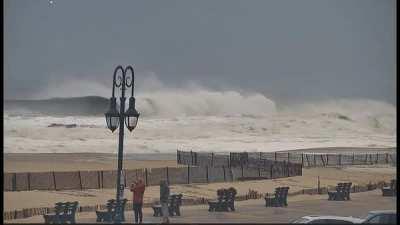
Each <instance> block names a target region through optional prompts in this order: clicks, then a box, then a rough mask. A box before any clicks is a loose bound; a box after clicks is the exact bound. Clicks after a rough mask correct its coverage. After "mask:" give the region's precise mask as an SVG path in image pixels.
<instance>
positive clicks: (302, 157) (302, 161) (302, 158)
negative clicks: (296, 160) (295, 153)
mask: <svg viewBox="0 0 400 225" xmlns="http://www.w3.org/2000/svg"><path fill="white" fill-rule="evenodd" d="M303 163H304V154H303V153H301V166H303Z"/></svg>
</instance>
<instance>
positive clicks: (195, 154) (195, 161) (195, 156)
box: [194, 152, 199, 166]
mask: <svg viewBox="0 0 400 225" xmlns="http://www.w3.org/2000/svg"><path fill="white" fill-rule="evenodd" d="M197 154H198V152H195V153H194V164H195V165H196V166H198V165H199V164H198V162H197Z"/></svg>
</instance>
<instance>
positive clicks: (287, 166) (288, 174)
mask: <svg viewBox="0 0 400 225" xmlns="http://www.w3.org/2000/svg"><path fill="white" fill-rule="evenodd" d="M289 167H290V166H289V162H288V163H287V165H286V168H287V176H288V177H290V173H289Z"/></svg>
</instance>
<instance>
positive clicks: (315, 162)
mask: <svg viewBox="0 0 400 225" xmlns="http://www.w3.org/2000/svg"><path fill="white" fill-rule="evenodd" d="M313 155H314V166H317V160H316V159H315V153H314V154H313Z"/></svg>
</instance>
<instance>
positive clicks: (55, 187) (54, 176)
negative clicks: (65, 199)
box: [53, 171, 57, 190]
mask: <svg viewBox="0 0 400 225" xmlns="http://www.w3.org/2000/svg"><path fill="white" fill-rule="evenodd" d="M53 182H54V190H57V185H56V175H55V173H54V171H53Z"/></svg>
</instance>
